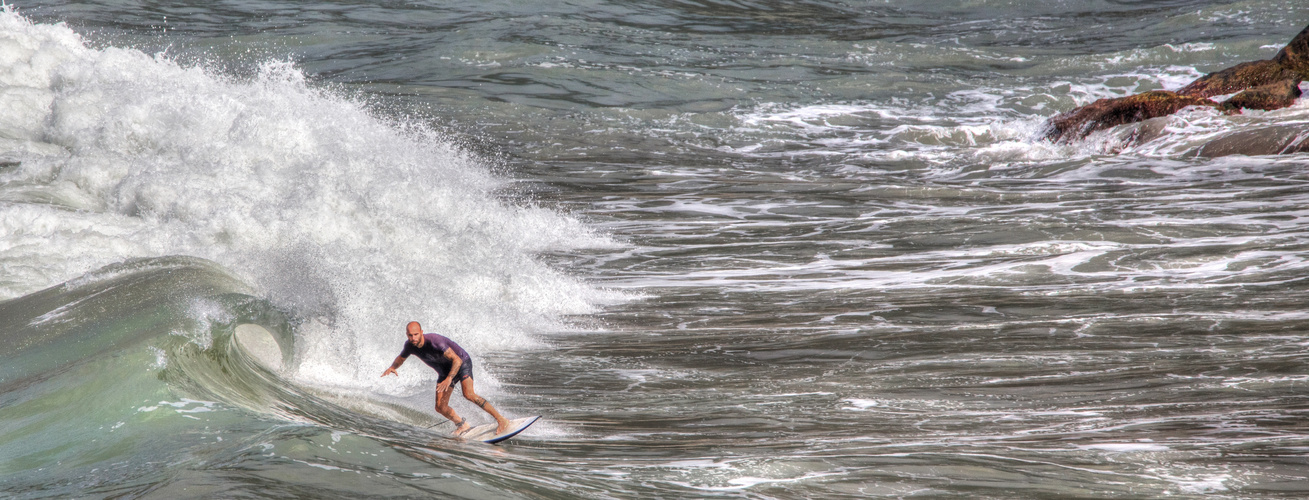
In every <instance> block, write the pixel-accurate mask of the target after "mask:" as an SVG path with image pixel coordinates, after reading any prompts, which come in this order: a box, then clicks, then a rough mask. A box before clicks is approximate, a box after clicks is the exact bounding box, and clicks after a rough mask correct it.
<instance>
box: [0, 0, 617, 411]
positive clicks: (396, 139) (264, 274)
mask: <svg viewBox="0 0 1309 500" xmlns="http://www.w3.org/2000/svg"><path fill="white" fill-rule="evenodd" d="M0 33H2V34H3V35H0V60H2V61H4V66H3V68H0V85H2V86H0V99H2V101H3V102H2V104H0V105H2V106H4V107H5V109H7V110H9V111H7V112H6V113H4V116H3V118H0V149H2V150H3V151H4V153H3V155H4V156H3V160H2V161H3V162H4V163H3V164H4V165H5V166H4V168H3V170H2V171H0V182H3V183H4V189H3V191H2V192H0V199H2V200H3V202H4V204H3V206H2V207H0V231H3V232H4V234H5V235H6V238H5V247H6V251H5V252H4V254H3V256H0V258H2V259H3V265H4V267H5V269H6V270H7V271H8V272H7V273H6V274H7V276H6V277H5V280H4V283H3V286H2V288H0V293H3V295H4V296H8V297H15V296H19V295H22V294H25V293H29V292H31V291H33V290H35V289H39V288H43V287H46V286H50V285H52V284H54V283H59V282H62V281H66V280H70V279H74V278H75V277H77V276H78V275H80V274H82V273H84V272H86V271H87V270H88V269H94V268H96V267H99V266H102V265H107V264H110V263H114V262H119V261H123V260H125V259H131V258H143V257H157V256H166V255H190V256H196V257H202V258H205V259H209V260H212V261H214V262H217V263H219V264H220V265H222V266H223V267H225V268H226V269H228V270H229V271H230V272H231V273H232V274H233V275H234V276H236V277H237V278H238V279H240V280H241V281H243V282H244V283H247V284H248V285H250V286H252V287H254V289H256V290H257V291H258V292H257V293H258V294H260V295H261V296H263V297H266V298H267V299H268V300H270V301H271V302H272V303H273V304H276V305H277V307H280V308H282V309H284V310H287V311H290V312H291V313H292V314H294V315H295V316H296V317H297V318H299V321H302V322H303V324H301V325H300V327H299V328H298V329H297V334H298V335H299V336H300V342H299V345H300V346H301V347H300V349H301V350H300V353H299V354H300V356H299V360H300V363H299V364H298V368H297V372H296V374H295V377H297V378H300V379H304V380H310V381H314V382H316V383H323V384H340V385H343V386H352V387H361V388H362V387H367V388H370V389H375V388H380V387H378V386H375V385H374V384H373V381H372V379H373V378H375V377H373V376H371V375H373V372H374V371H377V367H378V366H383V367H384V366H385V364H386V363H385V360H387V359H389V358H390V357H392V356H394V353H395V352H396V351H397V349H398V346H399V345H400V343H401V342H402V341H403V336H402V334H401V333H402V329H403V324H404V322H405V321H407V320H406V319H405V318H412V319H416V320H425V321H426V322H427V323H428V327H429V328H431V329H433V331H450V332H458V334H459V335H461V338H462V339H463V340H464V341H465V342H467V343H468V344H470V346H471V347H474V348H477V349H497V348H506V347H512V346H521V345H527V344H531V343H532V342H534V340H533V335H532V332H536V331H540V330H541V329H543V328H545V329H548V328H552V327H555V326H557V323H555V318H557V317H559V315H561V314H579V313H586V312H590V311H591V310H592V309H591V303H592V302H591V301H592V300H594V299H595V298H596V297H598V295H597V294H596V293H595V292H593V291H592V290H591V289H589V288H588V287H586V286H585V285H582V284H580V283H579V282H577V281H576V280H573V279H571V278H568V277H565V276H563V275H561V274H559V273H558V272H556V271H553V270H551V269H550V268H548V267H547V266H544V265H542V264H540V263H539V262H537V261H536V260H535V259H534V257H533V256H534V255H535V254H537V253H539V252H542V251H546V250H556V249H568V248H576V247H579V246H586V245H588V244H597V243H601V242H602V240H601V239H600V238H598V237H594V236H592V235H591V234H590V233H589V232H588V230H586V229H585V228H583V227H582V226H581V225H579V224H578V223H577V222H575V221H573V220H571V219H568V218H565V217H561V216H559V215H556V214H554V213H552V212H548V211H545V210H541V209H535V208H531V207H526V206H511V205H507V204H505V203H503V202H501V201H498V200H497V199H496V197H495V195H494V194H493V193H494V191H495V190H496V189H497V188H498V187H500V186H501V184H502V181H499V180H497V179H496V178H494V177H492V176H491V175H489V174H488V173H487V172H488V168H489V167H490V165H489V164H488V163H486V162H485V161H482V160H478V159H476V158H474V157H471V156H469V155H468V154H467V153H465V152H463V151H461V150H460V149H458V148H456V147H454V146H453V145H452V144H451V142H450V141H448V140H446V139H444V138H442V136H441V135H440V134H437V133H435V132H432V131H431V130H429V129H426V128H424V127H422V126H420V125H417V124H414V123H407V122H402V121H395V120H388V119H384V118H381V117H379V116H377V115H375V114H372V113H371V112H369V111H368V109H367V107H366V106H365V105H363V104H362V103H360V102H357V101H354V100H351V99H348V98H343V97H339V96H335V95H333V94H331V93H329V92H326V91H323V90H318V89H315V88H311V87H309V86H307V85H306V84H305V82H304V77H303V75H302V74H301V73H300V72H299V71H297V70H296V69H294V68H293V67H292V66H291V65H290V64H287V63H280V62H270V63H265V64H262V65H261V66H260V67H259V68H258V74H257V76H255V77H253V78H250V79H234V78H228V77H224V76H221V75H217V74H213V73H211V72H208V71H206V70H205V69H204V68H202V67H187V66H182V65H179V64H177V63H175V62H173V61H170V60H169V59H167V58H166V57H164V56H163V55H155V56H150V55H147V54H145V53H142V52H140V51H137V50H131V49H121V48H116V47H107V48H104V49H93V48H88V47H87V46H86V44H85V43H84V41H83V40H82V39H81V38H80V37H79V36H78V35H77V34H76V33H74V32H73V31H71V30H70V29H68V28H66V27H64V26H56V25H42V24H33V23H31V22H30V21H28V20H27V19H25V18H23V17H21V16H19V15H18V14H16V13H15V12H13V10H12V9H9V10H7V11H6V12H4V13H3V14H0ZM52 248H57V249H59V251H58V252H51V251H50V249H52ZM552 325H554V326H552Z"/></svg>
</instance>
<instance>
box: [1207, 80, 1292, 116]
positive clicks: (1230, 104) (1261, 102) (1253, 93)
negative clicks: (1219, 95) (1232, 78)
mask: <svg viewBox="0 0 1309 500" xmlns="http://www.w3.org/2000/svg"><path fill="white" fill-rule="evenodd" d="M1299 97H1300V79H1299V78H1295V79H1291V80H1282V81H1280V82H1276V83H1270V84H1267V85H1260V86H1258V87H1255V88H1252V89H1246V90H1243V91H1241V93H1239V94H1236V95H1234V96H1232V98H1231V99H1228V100H1226V101H1223V102H1222V104H1219V105H1218V109H1220V110H1222V111H1223V112H1224V113H1229V114H1231V113H1240V112H1241V109H1242V108H1244V109H1262V110H1274V109H1282V108H1285V107H1287V106H1290V105H1292V104H1295V100H1296V99H1297V98H1299Z"/></svg>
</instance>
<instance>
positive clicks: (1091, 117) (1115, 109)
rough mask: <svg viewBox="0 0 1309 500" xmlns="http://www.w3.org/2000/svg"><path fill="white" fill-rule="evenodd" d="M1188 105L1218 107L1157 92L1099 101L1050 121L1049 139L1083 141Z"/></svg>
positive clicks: (1179, 95)
mask: <svg viewBox="0 0 1309 500" xmlns="http://www.w3.org/2000/svg"><path fill="white" fill-rule="evenodd" d="M1187 106H1217V104H1216V103H1214V102H1213V101H1211V100H1209V99H1205V98H1202V97H1192V96H1186V95H1182V94H1178V93H1176V92H1169V91H1167V90H1155V91H1150V92H1145V93H1141V94H1136V95H1134V96H1129V97H1119V98H1115V99H1100V100H1098V101H1095V102H1093V103H1091V104H1088V105H1086V106H1082V107H1080V108H1077V109H1074V110H1072V111H1069V112H1066V113H1061V114H1059V115H1057V116H1055V117H1054V118H1051V119H1050V121H1049V122H1048V124H1047V126H1048V127H1049V131H1048V132H1047V133H1046V136H1047V137H1050V138H1051V139H1052V140H1056V141H1064V142H1067V141H1070V140H1073V139H1081V138H1083V137H1086V136H1087V134H1090V133H1091V132H1095V131H1097V130H1103V129H1106V128H1110V127H1116V126H1118V125H1123V124H1127V123H1134V122H1139V121H1142V120H1149V119H1151V118H1155V117H1160V116H1166V115H1171V114H1173V113H1176V112H1177V111H1178V110H1180V109H1182V108H1185V107H1187Z"/></svg>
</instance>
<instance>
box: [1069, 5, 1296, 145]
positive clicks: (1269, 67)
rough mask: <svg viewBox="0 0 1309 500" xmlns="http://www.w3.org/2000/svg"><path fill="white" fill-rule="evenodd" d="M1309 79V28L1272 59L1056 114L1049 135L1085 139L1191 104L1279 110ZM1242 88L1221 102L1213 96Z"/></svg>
mask: <svg viewBox="0 0 1309 500" xmlns="http://www.w3.org/2000/svg"><path fill="white" fill-rule="evenodd" d="M1303 80H1309V27H1306V28H1305V29H1303V30H1301V31H1300V34H1298V35H1296V36H1295V38H1293V39H1291V42H1290V43H1288V44H1286V46H1285V47H1282V50H1279V51H1277V54H1276V55H1274V56H1273V58H1272V59H1267V60H1262V61H1250V62H1244V63H1241V64H1237V65H1236V66H1232V67H1230V68H1227V69H1224V70H1222V71H1217V72H1214V73H1209V74H1207V75H1204V76H1202V77H1200V78H1197V79H1196V80H1195V81H1193V82H1191V83H1189V84H1187V85H1186V86H1185V87H1182V88H1181V89H1179V90H1178V91H1177V92H1169V91H1166V90H1155V91H1151V92H1146V93H1143V94H1137V95H1134V96H1131V97H1121V98H1117V99H1100V100H1098V101H1095V102H1093V103H1091V104H1088V105H1086V106H1082V107H1080V108H1077V109H1074V110H1072V111H1068V112H1066V113H1060V114H1058V115H1055V116H1054V117H1053V118H1051V119H1050V121H1048V122H1046V130H1045V138H1046V139H1049V140H1051V141H1054V142H1070V141H1073V140H1076V139H1081V138H1084V137H1086V136H1087V134H1090V133H1091V132H1095V131H1096V130H1101V129H1106V128H1109V127H1115V126H1118V125H1123V124H1127V123H1133V122H1139V121H1142V120H1148V119H1151V118H1155V117H1159V116H1165V115H1170V114H1173V113H1176V112H1177V111H1178V110H1180V109H1182V108H1185V107H1187V106H1216V107H1218V108H1219V109H1221V110H1222V111H1223V112H1224V113H1228V114H1234V113H1240V112H1241V110H1242V109H1263V110H1273V109H1280V108H1285V107H1287V106H1290V105H1292V104H1294V103H1295V100H1296V99H1297V98H1299V97H1300V82H1301V81H1303ZM1233 92H1238V94H1236V95H1234V96H1232V98H1231V99H1228V100H1226V101H1223V103H1222V104H1221V105H1219V104H1215V103H1214V102H1213V101H1211V100H1209V98H1210V97H1213V96H1218V95H1223V94H1231V93H1233Z"/></svg>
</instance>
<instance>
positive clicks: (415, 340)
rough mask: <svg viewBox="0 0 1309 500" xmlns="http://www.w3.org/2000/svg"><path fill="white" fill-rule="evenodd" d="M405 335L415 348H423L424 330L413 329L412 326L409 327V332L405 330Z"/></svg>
mask: <svg viewBox="0 0 1309 500" xmlns="http://www.w3.org/2000/svg"><path fill="white" fill-rule="evenodd" d="M405 335H406V336H408V337H409V343H410V344H413V345H414V347H422V346H423V329H422V328H418V327H413V326H411V327H409V328H408V329H407V330H405Z"/></svg>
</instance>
